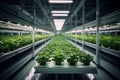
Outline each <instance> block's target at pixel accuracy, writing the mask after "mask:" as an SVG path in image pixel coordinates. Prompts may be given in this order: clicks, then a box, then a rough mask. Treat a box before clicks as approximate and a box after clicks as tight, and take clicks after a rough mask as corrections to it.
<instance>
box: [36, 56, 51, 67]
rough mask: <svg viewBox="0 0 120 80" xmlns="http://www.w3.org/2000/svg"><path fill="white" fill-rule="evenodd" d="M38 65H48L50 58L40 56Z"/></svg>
mask: <svg viewBox="0 0 120 80" xmlns="http://www.w3.org/2000/svg"><path fill="white" fill-rule="evenodd" d="M37 61H38V63H40V65H46V62H48V61H49V56H48V55H46V54H40V55H39V56H38V58H37Z"/></svg>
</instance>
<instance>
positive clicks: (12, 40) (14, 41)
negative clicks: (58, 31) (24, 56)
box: [0, 34, 50, 55]
mask: <svg viewBox="0 0 120 80" xmlns="http://www.w3.org/2000/svg"><path fill="white" fill-rule="evenodd" d="M48 37H50V35H38V34H36V35H35V41H39V40H41V39H44V38H48ZM30 43H32V36H31V35H21V36H17V35H14V36H0V55H2V54H3V53H7V52H9V51H13V50H15V49H17V48H20V47H22V46H25V45H27V44H30Z"/></svg>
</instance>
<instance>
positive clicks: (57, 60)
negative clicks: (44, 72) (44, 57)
mask: <svg viewBox="0 0 120 80" xmlns="http://www.w3.org/2000/svg"><path fill="white" fill-rule="evenodd" d="M53 60H54V61H55V64H56V65H61V63H62V62H63V61H64V55H63V54H61V53H56V54H54V55H53Z"/></svg>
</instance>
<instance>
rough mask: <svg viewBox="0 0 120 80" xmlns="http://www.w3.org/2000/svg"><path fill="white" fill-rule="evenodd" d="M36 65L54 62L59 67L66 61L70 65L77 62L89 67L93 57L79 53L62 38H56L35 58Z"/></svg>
mask: <svg viewBox="0 0 120 80" xmlns="http://www.w3.org/2000/svg"><path fill="white" fill-rule="evenodd" d="M36 60H37V61H38V63H40V64H41V65H45V64H46V62H50V61H54V62H55V64H56V65H61V64H62V62H64V61H65V60H67V62H68V63H69V64H70V65H75V64H76V63H77V62H78V61H80V62H82V63H83V64H85V65H89V64H90V62H91V61H92V60H93V56H91V55H90V54H86V53H85V52H83V51H80V50H79V49H78V48H77V47H75V46H73V45H72V44H71V43H69V42H68V41H67V40H66V39H64V38H63V37H62V36H60V35H58V36H56V37H55V38H54V39H53V40H52V41H51V42H50V43H49V44H48V45H47V46H46V47H45V48H44V49H43V51H42V52H40V53H39V54H38V56H37V59H36Z"/></svg>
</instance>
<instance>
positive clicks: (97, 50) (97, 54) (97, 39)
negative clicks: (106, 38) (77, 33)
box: [96, 0, 100, 65]
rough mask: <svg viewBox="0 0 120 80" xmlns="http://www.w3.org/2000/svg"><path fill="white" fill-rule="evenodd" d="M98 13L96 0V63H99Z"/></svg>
mask: <svg viewBox="0 0 120 80" xmlns="http://www.w3.org/2000/svg"><path fill="white" fill-rule="evenodd" d="M99 13H100V5H99V0H96V27H97V30H96V62H97V65H99V63H100V59H99V36H100V35H99V24H100V19H99Z"/></svg>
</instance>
